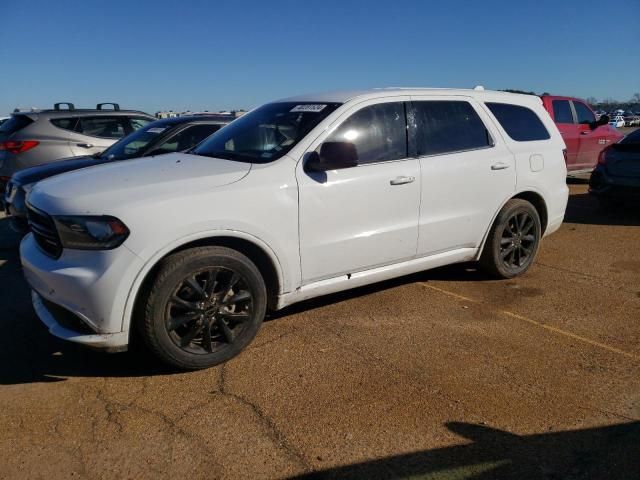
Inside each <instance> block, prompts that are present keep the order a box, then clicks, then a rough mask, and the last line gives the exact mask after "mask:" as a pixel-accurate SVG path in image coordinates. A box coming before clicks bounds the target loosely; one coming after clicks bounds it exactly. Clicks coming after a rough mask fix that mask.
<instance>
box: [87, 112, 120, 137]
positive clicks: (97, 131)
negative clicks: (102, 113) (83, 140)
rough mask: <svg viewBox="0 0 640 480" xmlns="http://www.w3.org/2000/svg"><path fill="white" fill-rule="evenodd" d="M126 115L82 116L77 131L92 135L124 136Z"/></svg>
mask: <svg viewBox="0 0 640 480" xmlns="http://www.w3.org/2000/svg"><path fill="white" fill-rule="evenodd" d="M125 120H126V118H125V117H81V118H79V119H78V125H77V126H76V131H77V132H79V133H82V134H83V135H88V136H90V137H102V138H122V137H123V136H124V133H125V128H124V122H125Z"/></svg>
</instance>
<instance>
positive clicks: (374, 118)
mask: <svg viewBox="0 0 640 480" xmlns="http://www.w3.org/2000/svg"><path fill="white" fill-rule="evenodd" d="M326 141H327V142H348V143H352V144H354V145H355V147H356V153H357V155H358V163H375V162H384V161H389V160H398V159H400V158H405V157H406V156H407V124H406V120H405V115H404V104H403V103H382V104H378V105H372V106H370V107H365V108H363V109H362V110H359V111H357V112H356V113H354V114H353V115H351V116H350V117H349V118H348V119H347V120H346V121H344V122H343V123H342V124H341V125H340V126H339V127H338V128H337V129H336V131H334V132H333V133H332V134H331V135H330V136H329V137H328V138H327V139H326Z"/></svg>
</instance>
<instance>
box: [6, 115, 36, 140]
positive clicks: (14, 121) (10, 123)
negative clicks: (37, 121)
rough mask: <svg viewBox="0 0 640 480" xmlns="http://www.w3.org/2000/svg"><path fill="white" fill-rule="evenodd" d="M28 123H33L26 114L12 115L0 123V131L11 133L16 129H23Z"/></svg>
mask: <svg viewBox="0 0 640 480" xmlns="http://www.w3.org/2000/svg"><path fill="white" fill-rule="evenodd" d="M30 123H33V120H31V119H30V118H29V117H27V116H26V115H13V116H12V117H11V118H9V119H8V120H6V121H4V122H2V125H0V133H3V134H5V135H13V134H14V133H16V132H17V131H18V130H21V129H23V128H24V127H26V126H27V125H29V124H30Z"/></svg>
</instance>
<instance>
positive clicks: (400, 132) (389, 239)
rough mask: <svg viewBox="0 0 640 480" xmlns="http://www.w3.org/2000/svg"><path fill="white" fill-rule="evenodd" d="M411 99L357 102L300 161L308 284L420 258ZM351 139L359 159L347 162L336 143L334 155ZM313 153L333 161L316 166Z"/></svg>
mask: <svg viewBox="0 0 640 480" xmlns="http://www.w3.org/2000/svg"><path fill="white" fill-rule="evenodd" d="M405 100H408V98H407V97H395V99H394V100H393V101H387V100H385V101H383V103H380V102H381V101H380V100H378V101H371V102H365V103H362V104H359V105H357V106H356V107H354V108H352V109H351V110H349V111H347V112H345V114H344V115H342V116H341V117H340V118H339V119H338V120H337V121H336V123H335V124H334V125H332V127H331V128H329V129H328V132H327V133H325V134H323V135H321V136H320V138H318V139H317V140H316V141H315V142H314V143H313V144H312V145H311V147H310V150H309V151H308V152H310V153H307V154H306V155H305V158H304V159H303V160H302V161H300V162H298V167H297V170H296V176H297V179H298V187H299V203H300V210H299V211H300V259H301V267H302V280H303V284H306V283H310V282H313V281H316V280H321V279H325V278H330V277H335V276H339V275H347V274H350V273H354V272H358V271H362V270H366V269H369V268H373V267H377V266H382V265H387V264H392V263H396V262H399V261H403V260H408V259H411V258H414V257H415V254H416V247H417V237H418V210H419V202H420V171H419V170H420V167H419V164H418V160H417V159H415V158H407V138H406V137H407V135H406V132H407V129H406V120H405V103H404V102H405ZM345 145H346V146H347V147H350V150H349V149H348V150H349V151H351V152H352V153H353V154H354V155H357V166H350V167H348V166H347V165H348V164H344V165H340V163H339V162H340V160H339V159H338V160H335V150H336V149H335V148H333V150H334V154H332V155H334V157H333V158H334V160H331V158H329V154H330V153H331V151H332V149H331V148H329V147H336V146H337V147H338V150H339V149H340V148H343V147H344V146H345ZM316 152H317V154H316ZM327 152H329V153H327ZM313 155H316V159H318V160H320V159H321V161H322V162H325V161H327V163H326V164H324V165H325V167H326V168H325V167H322V168H321V169H320V171H309V169H308V164H309V163H308V160H309V158H310V157H311V156H313ZM332 161H333V162H334V163H331V162H332ZM336 161H337V162H338V163H337V164H336V163H335V162H336ZM329 167H331V168H329ZM335 167H341V168H335ZM342 167H347V168H342ZM327 168H328V169H327Z"/></svg>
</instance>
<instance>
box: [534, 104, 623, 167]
mask: <svg viewBox="0 0 640 480" xmlns="http://www.w3.org/2000/svg"><path fill="white" fill-rule="evenodd" d="M540 98H542V102H543V104H544V107H545V109H546V110H547V112H549V115H551V118H552V119H553V121H554V122H555V123H556V125H557V126H558V130H559V131H560V134H561V135H562V138H563V139H564V142H565V143H566V144H567V171H568V172H570V173H579V172H589V171H591V170H593V168H594V167H595V166H596V164H597V163H598V155H599V154H600V152H601V151H602V149H604V148H605V147H606V146H607V145H609V144H611V143H615V142H617V141H618V140H620V139H621V138H622V136H623V135H622V134H621V133H619V132H618V131H616V130H615V129H614V128H611V126H609V117H608V116H607V115H601V116H600V118H599V119H598V120H596V115H595V114H594V113H593V111H592V110H591V107H589V105H588V104H587V103H586V102H585V101H584V100H581V99H579V98H573V97H559V96H554V95H543V96H541V97H540Z"/></svg>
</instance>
